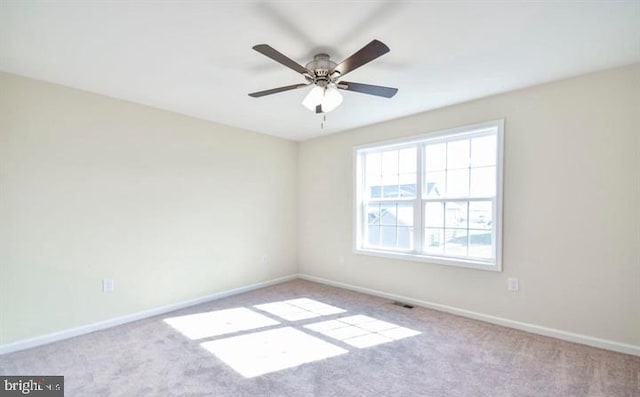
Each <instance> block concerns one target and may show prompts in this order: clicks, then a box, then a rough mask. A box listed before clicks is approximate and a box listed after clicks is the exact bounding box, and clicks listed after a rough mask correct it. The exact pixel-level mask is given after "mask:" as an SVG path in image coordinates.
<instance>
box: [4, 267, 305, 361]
mask: <svg viewBox="0 0 640 397" xmlns="http://www.w3.org/2000/svg"><path fill="white" fill-rule="evenodd" d="M296 278H297V276H296V275H295V274H293V275H289V276H285V277H280V278H276V279H273V280H268V281H263V282H260V283H256V284H251V285H247V286H244V287H239V288H234V289H230V290H227V291H221V292H216V293H215V294H211V295H207V296H203V297H200V298H196V299H190V300H188V301H183V302H178V303H173V304H170V305H166V306H161V307H156V308H153V309H149V310H144V311H141V312H138V313H133V314H128V315H126V316H121V317H116V318H112V319H109V320H105V321H100V322H97V323H93V324H88V325H82V326H80V327H76V328H71V329H67V330H64V331H60V332H54V333H51V334H46V335H42V336H36V337H34V338H29V339H23V340H19V341H16V342H12V343H8V344H5V345H0V355H2V354H6V353H11V352H15V351H19V350H24V349H29V348H31V347H36V346H41V345H45V344H48V343H52V342H57V341H60V340H64V339H69V338H73V337H74V336H79V335H84V334H88V333H90V332H95V331H99V330H103V329H106V328H111V327H115V326H117V325H122V324H126V323H130V322H132V321H137V320H142V319H145V318H148V317H153V316H157V315H159V314H164V313H169V312H172V311H174V310H178V309H183V308H185V307H189V306H194V305H198V304H200V303H205V302H210V301H214V300H217V299H222V298H226V297H229V296H232V295H238V294H242V293H244V292H249V291H253V290H256V289H260V288H264V287H268V286H271V285H275V284H280V283H284V282H285V281H290V280H294V279H296Z"/></svg>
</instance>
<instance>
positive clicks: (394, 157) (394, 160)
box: [382, 150, 398, 175]
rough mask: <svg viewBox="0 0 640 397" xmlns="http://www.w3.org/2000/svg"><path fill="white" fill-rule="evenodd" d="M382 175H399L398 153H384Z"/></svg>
mask: <svg viewBox="0 0 640 397" xmlns="http://www.w3.org/2000/svg"><path fill="white" fill-rule="evenodd" d="M382 175H398V151H397V150H387V151H386V152H382Z"/></svg>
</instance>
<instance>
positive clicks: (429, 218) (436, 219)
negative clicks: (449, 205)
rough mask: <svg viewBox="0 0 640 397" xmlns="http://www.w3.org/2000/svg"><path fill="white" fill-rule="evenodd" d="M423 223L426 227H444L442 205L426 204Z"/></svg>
mask: <svg viewBox="0 0 640 397" xmlns="http://www.w3.org/2000/svg"><path fill="white" fill-rule="evenodd" d="M424 223H425V226H427V227H444V203H426V204H425V206H424Z"/></svg>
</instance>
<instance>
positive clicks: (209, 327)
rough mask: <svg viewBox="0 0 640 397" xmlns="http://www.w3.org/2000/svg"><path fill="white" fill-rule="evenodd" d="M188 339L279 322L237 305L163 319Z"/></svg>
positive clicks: (245, 329) (218, 334)
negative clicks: (233, 307)
mask: <svg viewBox="0 0 640 397" xmlns="http://www.w3.org/2000/svg"><path fill="white" fill-rule="evenodd" d="M164 322H165V323H167V324H169V325H170V326H171V327H173V328H174V329H175V330H177V331H178V332H180V333H181V334H183V335H184V336H186V337H187V338H189V339H202V338H210V337H213V336H220V335H225V334H230V333H234V332H239V331H247V330H251V329H257V328H262V327H268V326H271V325H278V324H280V323H279V322H278V321H276V320H273V319H271V318H269V317H267V316H264V315H262V314H259V313H256V312H254V311H253V310H250V309H247V308H244V307H239V308H235V309H226V310H217V311H214V312H207V313H197V314H189V315H186V316H179V317H171V318H166V319H164Z"/></svg>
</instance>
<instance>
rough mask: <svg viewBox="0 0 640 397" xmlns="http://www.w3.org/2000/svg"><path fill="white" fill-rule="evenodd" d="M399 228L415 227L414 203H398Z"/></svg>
mask: <svg viewBox="0 0 640 397" xmlns="http://www.w3.org/2000/svg"><path fill="white" fill-rule="evenodd" d="M397 218H398V226H413V203H398V212H397Z"/></svg>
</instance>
